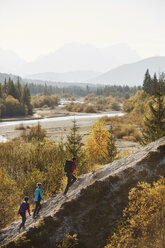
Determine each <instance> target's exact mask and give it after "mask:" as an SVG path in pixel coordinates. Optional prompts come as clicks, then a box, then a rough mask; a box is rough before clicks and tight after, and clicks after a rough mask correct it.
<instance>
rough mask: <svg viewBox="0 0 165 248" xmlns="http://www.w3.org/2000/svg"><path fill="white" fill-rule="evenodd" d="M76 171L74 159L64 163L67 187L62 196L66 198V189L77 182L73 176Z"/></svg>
mask: <svg viewBox="0 0 165 248" xmlns="http://www.w3.org/2000/svg"><path fill="white" fill-rule="evenodd" d="M75 170H76V158H73V159H72V161H70V160H66V163H65V172H66V176H67V179H68V182H67V186H66V188H65V191H64V196H66V194H67V192H68V189H69V188H70V187H71V185H72V184H73V183H74V182H75V181H76V180H77V178H76V177H75V176H73V172H74V171H75Z"/></svg>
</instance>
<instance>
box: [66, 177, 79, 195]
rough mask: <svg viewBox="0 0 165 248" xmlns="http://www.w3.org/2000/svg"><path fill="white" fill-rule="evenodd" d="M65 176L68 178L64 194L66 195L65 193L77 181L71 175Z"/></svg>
mask: <svg viewBox="0 0 165 248" xmlns="http://www.w3.org/2000/svg"><path fill="white" fill-rule="evenodd" d="M66 176H67V178H68V183H67V185H66V188H65V191H64V194H66V193H67V192H68V189H69V187H70V186H71V185H72V184H73V183H74V182H75V181H76V179H77V178H76V177H75V176H73V175H69V174H67V175H66Z"/></svg>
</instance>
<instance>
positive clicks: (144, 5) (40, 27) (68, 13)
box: [0, 0, 165, 61]
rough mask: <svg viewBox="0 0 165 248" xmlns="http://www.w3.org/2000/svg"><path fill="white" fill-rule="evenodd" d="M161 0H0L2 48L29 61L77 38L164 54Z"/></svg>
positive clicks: (163, 3)
mask: <svg viewBox="0 0 165 248" xmlns="http://www.w3.org/2000/svg"><path fill="white" fill-rule="evenodd" d="M164 9H165V1H164V0H0V30H1V37H0V49H9V50H13V51H15V52H16V53H17V54H18V55H19V56H20V57H21V58H23V59H25V60H27V61H31V60H34V59H35V58H37V57H38V56H41V55H43V54H47V53H48V52H51V51H55V50H57V49H58V48H60V47H61V46H63V45H65V44H67V43H72V42H79V43H82V44H86V43H90V44H93V45H95V46H96V47H105V46H112V45H114V44H118V43H127V44H128V45H129V46H130V48H132V49H134V50H136V51H137V53H138V54H139V56H140V57H141V58H146V57H151V56H156V55H161V56H165V32H164V25H165V15H164Z"/></svg>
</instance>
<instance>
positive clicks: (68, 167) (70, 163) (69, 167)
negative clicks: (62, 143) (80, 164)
mask: <svg viewBox="0 0 165 248" xmlns="http://www.w3.org/2000/svg"><path fill="white" fill-rule="evenodd" d="M72 167H73V161H72V160H66V162H65V168H64V171H65V172H67V173H70V172H72Z"/></svg>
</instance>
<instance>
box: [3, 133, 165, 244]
mask: <svg viewBox="0 0 165 248" xmlns="http://www.w3.org/2000/svg"><path fill="white" fill-rule="evenodd" d="M161 175H162V176H165V137H163V138H161V139H159V140H157V141H156V142H153V143H150V144H149V145H147V146H145V147H144V148H143V149H141V150H139V151H137V152H136V153H134V154H132V155H130V156H128V157H126V158H124V159H121V160H116V161H114V162H112V163H111V164H107V165H105V166H103V167H102V168H99V169H96V170H94V171H92V172H91V173H89V174H86V175H82V176H81V177H79V178H78V180H77V181H76V182H75V184H74V185H73V186H72V187H71V189H70V191H69V192H68V198H67V199H66V198H65V197H63V192H61V193H59V194H58V195H57V196H56V197H53V198H50V199H48V200H47V201H45V202H44V203H43V207H42V211H41V217H43V218H44V220H45V223H49V222H51V231H50V234H49V237H48V239H47V241H46V242H45V243H43V244H42V247H48V246H49V245H51V244H55V243H56V242H59V241H60V240H61V239H63V238H64V236H65V234H68V233H72V234H73V233H77V234H78V235H79V240H80V242H81V243H82V245H83V247H84V248H91V247H95V248H101V247H103V246H104V245H105V233H110V231H111V230H112V228H113V227H114V226H115V224H116V221H118V220H119V219H120V217H121V215H122V210H123V209H124V208H125V206H126V205H127V202H128V193H129V190H130V189H131V188H132V187H135V186H136V185H137V182H138V181H145V182H151V181H154V180H158V179H159V178H160V176H161ZM36 222H37V220H35V221H34V220H33V219H32V218H31V217H28V219H27V222H26V232H29V230H30V232H31V233H32V232H37V229H35V228H34V227H35V226H36ZM52 223H53V224H52ZM19 224H20V220H18V221H16V222H13V223H12V225H11V226H9V227H8V228H6V229H3V230H1V231H0V245H2V244H3V243H6V242H7V241H9V240H10V239H11V238H16V236H17V235H18V232H17V230H18V226H19ZM47 225H48V224H45V226H44V228H45V229H47V228H48V226H47ZM6 247H9V246H6ZM10 247H11V246H10Z"/></svg>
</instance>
